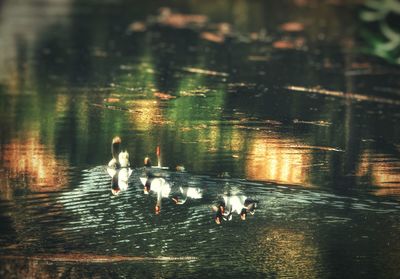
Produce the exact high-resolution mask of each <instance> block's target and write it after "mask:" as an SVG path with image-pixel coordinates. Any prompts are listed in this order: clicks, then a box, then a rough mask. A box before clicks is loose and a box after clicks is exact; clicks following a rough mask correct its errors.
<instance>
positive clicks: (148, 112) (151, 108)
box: [130, 100, 166, 130]
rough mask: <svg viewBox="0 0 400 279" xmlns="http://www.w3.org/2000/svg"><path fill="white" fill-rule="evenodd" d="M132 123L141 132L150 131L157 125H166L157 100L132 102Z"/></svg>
mask: <svg viewBox="0 0 400 279" xmlns="http://www.w3.org/2000/svg"><path fill="white" fill-rule="evenodd" d="M130 104H132V108H133V109H132V110H131V112H132V114H131V117H130V118H131V121H132V122H133V123H134V124H135V126H136V127H137V128H138V129H139V130H148V129H149V128H151V127H152V126H154V125H155V124H165V123H166V121H165V119H164V117H163V115H162V112H161V109H160V107H159V103H158V102H157V101H155V100H135V101H132V102H131V103H130Z"/></svg>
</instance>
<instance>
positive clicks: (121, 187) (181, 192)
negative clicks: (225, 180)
mask: <svg viewBox="0 0 400 279" xmlns="http://www.w3.org/2000/svg"><path fill="white" fill-rule="evenodd" d="M111 154H112V159H111V160H110V162H109V163H108V165H107V173H108V174H109V175H110V177H111V193H112V194H113V195H119V194H120V193H121V192H123V191H126V190H127V189H128V179H129V177H130V176H131V174H132V172H133V170H132V169H131V168H130V163H129V153H128V152H127V151H126V150H122V149H121V138H120V137H118V136H117V137H114V138H113V140H112V143H111ZM157 161H158V162H157V166H153V165H152V163H151V160H150V158H149V157H146V158H145V159H144V170H145V171H144V175H143V177H140V181H141V184H142V185H143V192H144V194H146V195H149V194H155V195H156V196H157V201H156V205H155V207H154V210H155V213H156V214H160V212H161V202H162V200H163V199H169V200H172V201H173V202H174V203H175V204H177V205H182V204H185V203H186V201H187V200H188V199H194V200H198V199H201V198H202V197H203V193H202V190H201V189H200V188H196V187H190V186H175V185H174V184H171V183H169V182H168V181H167V180H166V179H165V177H163V176H162V175H159V174H156V173H155V171H156V170H160V169H168V168H165V167H162V166H161V160H160V148H159V147H157ZM257 204H258V202H257V201H256V200H253V199H251V198H247V197H245V196H239V195H229V196H228V195H225V196H223V197H222V198H221V199H220V201H219V202H218V203H217V204H216V205H213V206H212V207H211V208H212V210H213V211H214V220H215V222H216V223H217V224H221V223H222V221H230V220H232V215H233V214H234V213H237V214H239V215H240V218H241V220H246V216H247V214H251V215H253V214H254V212H255V209H256V208H257Z"/></svg>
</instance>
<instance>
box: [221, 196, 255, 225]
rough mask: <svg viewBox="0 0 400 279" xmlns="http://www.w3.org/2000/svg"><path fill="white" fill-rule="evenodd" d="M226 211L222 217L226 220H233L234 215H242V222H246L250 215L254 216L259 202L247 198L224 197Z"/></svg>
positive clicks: (224, 210)
mask: <svg viewBox="0 0 400 279" xmlns="http://www.w3.org/2000/svg"><path fill="white" fill-rule="evenodd" d="M223 199H224V203H223V204H224V209H223V213H222V216H223V218H224V220H227V221H230V220H232V215H233V213H235V212H236V213H237V214H239V215H240V218H241V219H242V220H246V216H247V214H248V213H250V214H251V215H253V214H254V212H255V209H256V208H257V205H258V202H257V201H256V200H253V199H251V198H247V197H246V196H242V195H241V196H224V197H223Z"/></svg>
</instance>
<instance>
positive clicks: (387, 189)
mask: <svg viewBox="0 0 400 279" xmlns="http://www.w3.org/2000/svg"><path fill="white" fill-rule="evenodd" d="M357 176H358V177H359V178H361V177H365V176H368V177H370V179H371V183H372V184H373V185H374V186H378V187H380V189H378V190H377V191H376V192H375V194H376V195H378V196H384V195H399V194H400V161H399V160H398V159H393V158H390V157H389V156H388V155H386V154H374V153H373V152H372V151H371V150H369V151H366V152H364V153H363V154H362V156H361V158H360V164H359V168H358V171H357Z"/></svg>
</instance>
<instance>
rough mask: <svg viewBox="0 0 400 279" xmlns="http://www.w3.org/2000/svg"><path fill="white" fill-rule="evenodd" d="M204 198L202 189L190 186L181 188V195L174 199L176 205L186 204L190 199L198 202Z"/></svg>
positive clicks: (175, 196)
mask: <svg viewBox="0 0 400 279" xmlns="http://www.w3.org/2000/svg"><path fill="white" fill-rule="evenodd" d="M202 197H203V192H202V190H201V189H200V188H197V187H190V186H183V187H182V186H180V187H179V193H178V194H176V195H174V196H173V197H172V200H173V201H174V202H175V204H178V205H182V204H185V203H186V201H187V200H188V199H194V200H198V199H201V198H202Z"/></svg>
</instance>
